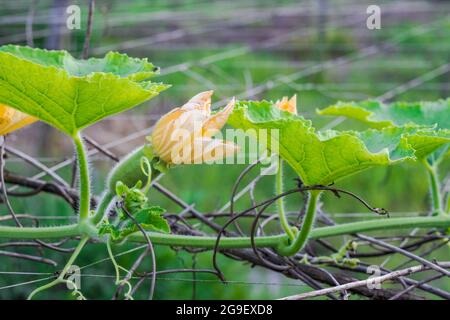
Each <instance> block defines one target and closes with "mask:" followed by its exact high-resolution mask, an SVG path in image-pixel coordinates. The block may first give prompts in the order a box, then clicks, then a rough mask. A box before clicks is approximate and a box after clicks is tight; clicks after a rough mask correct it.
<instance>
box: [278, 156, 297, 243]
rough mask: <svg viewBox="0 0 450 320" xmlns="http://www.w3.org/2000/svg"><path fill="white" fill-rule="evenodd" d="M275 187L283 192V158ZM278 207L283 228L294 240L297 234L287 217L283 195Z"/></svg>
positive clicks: (279, 192) (280, 192)
mask: <svg viewBox="0 0 450 320" xmlns="http://www.w3.org/2000/svg"><path fill="white" fill-rule="evenodd" d="M275 189H276V194H282V193H283V160H281V159H280V160H279V164H278V172H277V175H276V180H275ZM277 207H278V217H279V219H280V224H281V227H282V228H283V230H284V232H286V234H287V235H288V237H289V239H291V240H293V239H294V237H295V234H294V232H293V231H292V229H291V227H290V226H289V221H288V219H287V217H286V212H285V210H284V202H283V197H281V198H279V199H278V200H277Z"/></svg>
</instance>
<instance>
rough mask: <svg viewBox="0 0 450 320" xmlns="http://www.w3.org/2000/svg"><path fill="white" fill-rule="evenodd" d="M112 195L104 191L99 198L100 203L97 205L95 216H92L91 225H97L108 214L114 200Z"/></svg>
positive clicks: (109, 191) (108, 191)
mask: <svg viewBox="0 0 450 320" xmlns="http://www.w3.org/2000/svg"><path fill="white" fill-rule="evenodd" d="M114 196H115V195H114V193H113V192H112V191H111V190H109V189H108V190H106V191H105V192H104V193H103V195H102V197H101V198H100V202H99V203H98V206H97V209H96V210H95V214H94V215H93V216H92V219H91V222H92V224H93V225H97V224H99V223H100V221H102V219H103V217H104V216H105V215H106V214H107V213H108V212H107V211H108V207H109V205H110V203H111V201H112V200H113V199H114Z"/></svg>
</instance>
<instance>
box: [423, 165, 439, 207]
mask: <svg viewBox="0 0 450 320" xmlns="http://www.w3.org/2000/svg"><path fill="white" fill-rule="evenodd" d="M422 163H423V164H424V166H425V169H426V170H427V173H428V179H429V184H430V193H431V202H432V209H433V212H437V213H442V212H443V208H442V196H441V190H440V187H439V178H438V172H437V167H436V166H435V165H430V164H429V163H428V161H427V160H425V159H424V160H423V161H422Z"/></svg>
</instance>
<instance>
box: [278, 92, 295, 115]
mask: <svg viewBox="0 0 450 320" xmlns="http://www.w3.org/2000/svg"><path fill="white" fill-rule="evenodd" d="M275 105H276V106H277V107H278V108H279V109H280V110H283V111H288V112H290V113H293V114H297V95H296V94H295V95H293V96H292V97H291V99H289V100H288V97H283V98H282V99H281V101H280V100H277V101H276V102H275Z"/></svg>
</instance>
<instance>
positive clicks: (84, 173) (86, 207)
mask: <svg viewBox="0 0 450 320" xmlns="http://www.w3.org/2000/svg"><path fill="white" fill-rule="evenodd" d="M73 141H74V143H75V147H76V150H77V156H78V157H77V158H78V164H79V168H80V204H79V207H80V220H85V219H87V218H88V217H89V211H90V196H91V182H90V177H89V166H88V161H87V156H86V150H85V148H84V144H83V140H82V138H81V135H80V134H77V135H76V136H74V137H73Z"/></svg>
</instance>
